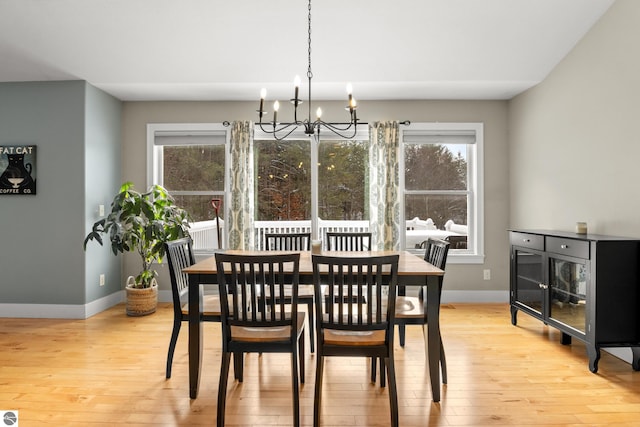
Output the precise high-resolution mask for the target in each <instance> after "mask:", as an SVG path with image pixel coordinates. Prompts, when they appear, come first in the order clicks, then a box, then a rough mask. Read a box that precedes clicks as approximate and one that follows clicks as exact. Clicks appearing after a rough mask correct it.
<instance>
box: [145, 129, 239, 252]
mask: <svg viewBox="0 0 640 427" xmlns="http://www.w3.org/2000/svg"><path fill="white" fill-rule="evenodd" d="M171 132H175V133H176V134H179V135H184V134H188V133H189V132H193V133H194V134H195V135H198V134H200V135H201V134H203V133H204V134H206V133H207V132H215V133H219V132H224V135H225V142H224V146H225V177H224V182H225V184H224V187H225V188H224V201H223V205H224V206H229V202H230V198H229V188H230V187H229V186H230V182H229V180H230V161H229V157H230V144H229V140H230V138H231V128H230V127H229V126H225V125H224V124H222V123H147V187H150V186H151V185H153V184H160V185H164V183H163V179H162V177H163V174H162V157H161V156H160V155H159V153H161V147H162V146H161V145H156V144H155V138H156V135H157V134H162V133H166V134H170V133H171ZM191 194H192V193H191ZM207 194H208V193H207ZM227 234H228V233H226V232H225V233H224V234H223V236H224V238H225V240H226V239H227ZM223 245H224V246H223V247H226V246H227V242H226V241H225V242H223Z"/></svg>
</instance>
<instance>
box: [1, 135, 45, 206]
mask: <svg viewBox="0 0 640 427" xmlns="http://www.w3.org/2000/svg"><path fill="white" fill-rule="evenodd" d="M36 151H37V147H36V146H35V145H0V172H1V175H0V195H5V194H28V195H33V194H36Z"/></svg>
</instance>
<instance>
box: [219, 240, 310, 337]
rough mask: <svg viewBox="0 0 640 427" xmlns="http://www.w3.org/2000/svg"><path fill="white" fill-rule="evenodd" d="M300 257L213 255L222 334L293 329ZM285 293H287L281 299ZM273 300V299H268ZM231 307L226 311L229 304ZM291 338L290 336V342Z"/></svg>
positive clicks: (297, 255)
mask: <svg viewBox="0 0 640 427" xmlns="http://www.w3.org/2000/svg"><path fill="white" fill-rule="evenodd" d="M299 264H300V254H299V253H291V254H275V255H238V254H224V253H217V254H216V266H217V271H218V284H219V289H220V306H221V312H222V324H223V334H225V335H226V334H227V333H228V335H226V337H227V338H230V336H231V335H230V331H229V330H228V328H229V327H230V326H242V327H250V328H256V327H275V326H293V327H292V328H291V333H292V334H295V333H296V328H295V321H296V320H295V319H296V316H297V312H298V308H297V305H298V282H299V269H300V267H299ZM285 289H289V290H290V292H291V297H290V298H285ZM271 296H275V298H273V297H271ZM228 300H230V303H231V305H232V307H231V308H230V307H229V301H228ZM294 337H295V335H292V337H291V338H292V339H294Z"/></svg>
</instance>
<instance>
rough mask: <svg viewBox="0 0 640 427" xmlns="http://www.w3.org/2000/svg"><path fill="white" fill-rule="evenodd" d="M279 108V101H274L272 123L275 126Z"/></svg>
mask: <svg viewBox="0 0 640 427" xmlns="http://www.w3.org/2000/svg"><path fill="white" fill-rule="evenodd" d="M279 109H280V103H279V102H278V101H275V102H274V103H273V125H274V126H275V125H276V123H278V120H277V119H278V110H279Z"/></svg>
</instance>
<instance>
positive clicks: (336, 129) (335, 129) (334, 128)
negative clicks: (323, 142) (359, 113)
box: [314, 120, 365, 139]
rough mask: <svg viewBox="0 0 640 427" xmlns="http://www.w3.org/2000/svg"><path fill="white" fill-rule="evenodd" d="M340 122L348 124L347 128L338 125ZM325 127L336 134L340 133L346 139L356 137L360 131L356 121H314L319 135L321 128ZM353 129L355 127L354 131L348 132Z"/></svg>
mask: <svg viewBox="0 0 640 427" xmlns="http://www.w3.org/2000/svg"><path fill="white" fill-rule="evenodd" d="M340 124H344V125H348V126H347V127H345V128H340V127H338V126H336V125H340ZM361 124H365V123H361ZM322 127H324V128H325V129H327V130H328V131H330V132H332V133H333V134H335V135H338V136H339V137H340V138H344V139H352V138H354V137H355V136H356V135H357V133H358V126H357V124H356V123H325V122H323V121H317V120H316V122H315V123H314V129H316V133H317V134H318V135H320V129H321V128H322ZM351 129H353V132H351V133H346V132H348V131H350V130H351Z"/></svg>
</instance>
